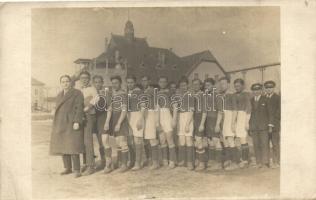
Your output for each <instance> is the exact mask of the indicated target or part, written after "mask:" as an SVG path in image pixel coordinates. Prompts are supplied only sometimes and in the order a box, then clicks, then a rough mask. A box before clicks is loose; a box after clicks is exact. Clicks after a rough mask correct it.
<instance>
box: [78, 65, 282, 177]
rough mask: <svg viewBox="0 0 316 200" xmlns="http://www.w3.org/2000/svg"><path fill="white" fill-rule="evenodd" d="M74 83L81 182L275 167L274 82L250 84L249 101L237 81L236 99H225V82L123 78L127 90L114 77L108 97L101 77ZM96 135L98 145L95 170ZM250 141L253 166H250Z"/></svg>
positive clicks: (277, 131)
mask: <svg viewBox="0 0 316 200" xmlns="http://www.w3.org/2000/svg"><path fill="white" fill-rule="evenodd" d="M79 81H80V83H81V87H80V90H81V92H82V94H83V97H84V113H85V118H84V146H85V151H84V152H85V153H84V154H83V164H84V165H83V167H82V168H81V172H82V173H83V175H90V174H92V173H94V172H95V171H96V170H103V171H104V173H111V172H112V171H113V170H118V171H119V172H125V171H127V170H141V169H142V168H143V167H149V168H150V169H152V170H155V169H158V168H160V167H169V168H170V169H173V168H176V167H186V168H187V169H188V170H196V171H203V170H206V169H208V170H235V169H239V168H248V167H254V168H278V167H279V164H280V96H279V95H278V94H276V93H275V92H274V88H275V82H273V81H267V82H265V83H264V84H263V85H262V84H261V83H255V84H253V85H252V86H251V91H252V93H249V92H246V91H245V82H244V80H242V79H236V80H234V81H233V85H234V89H235V92H233V93H231V92H229V91H230V89H229V86H230V80H229V78H227V77H222V78H220V79H219V80H218V81H217V82H215V80H214V79H212V78H207V79H206V80H204V81H201V80H199V79H194V80H192V81H189V80H188V79H187V78H186V77H182V78H181V79H180V81H179V82H178V83H169V81H168V78H167V77H165V76H161V77H159V80H158V82H157V83H156V84H155V83H151V80H150V78H149V76H143V77H142V78H141V80H136V78H135V77H134V76H128V77H127V78H126V85H127V89H126V90H124V89H123V88H122V79H121V77H120V76H113V77H111V84H112V85H111V87H110V88H111V89H108V88H105V87H104V85H103V83H104V82H103V78H102V76H99V75H96V76H93V77H91V76H90V74H89V73H88V72H86V71H84V72H81V74H80V76H79ZM93 135H95V136H96V137H97V139H98V147H99V156H98V157H100V159H101V161H100V162H99V163H98V165H96V162H95V159H96V153H95V152H94V146H93V145H96V144H93ZM111 137H113V138H115V141H116V148H115V151H117V152H118V153H117V155H118V156H117V157H118V160H114V157H113V155H114V154H113V153H112V148H113V145H111V144H110V140H111V139H110V138H111ZM249 138H251V139H252V143H253V150H254V157H255V159H251V158H250V157H251V156H250V151H249V145H248V141H249ZM270 141H271V144H272V152H270ZM143 154H144V155H143ZM271 160H272V161H271Z"/></svg>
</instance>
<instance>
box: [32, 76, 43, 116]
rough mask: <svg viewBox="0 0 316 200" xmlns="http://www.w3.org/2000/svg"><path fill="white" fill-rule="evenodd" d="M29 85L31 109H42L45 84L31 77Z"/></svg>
mask: <svg viewBox="0 0 316 200" xmlns="http://www.w3.org/2000/svg"><path fill="white" fill-rule="evenodd" d="M31 81H32V86H31V95H32V96H31V101H32V111H37V110H42V108H43V106H44V103H45V92H44V90H45V89H44V86H45V84H44V83H42V82H41V81H38V80H36V79H35V78H32V80H31Z"/></svg>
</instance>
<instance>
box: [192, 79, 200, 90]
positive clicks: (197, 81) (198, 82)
mask: <svg viewBox="0 0 316 200" xmlns="http://www.w3.org/2000/svg"><path fill="white" fill-rule="evenodd" d="M192 84H193V90H194V91H195V92H198V91H200V90H201V83H200V81H199V80H195V81H193V83H192Z"/></svg>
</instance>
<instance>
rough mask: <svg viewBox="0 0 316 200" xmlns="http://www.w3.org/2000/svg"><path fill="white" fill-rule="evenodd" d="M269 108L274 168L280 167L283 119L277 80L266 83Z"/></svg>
mask: <svg viewBox="0 0 316 200" xmlns="http://www.w3.org/2000/svg"><path fill="white" fill-rule="evenodd" d="M264 87H265V89H266V93H267V95H266V97H267V99H268V109H269V124H268V126H269V134H270V139H271V142H272V150H273V151H272V152H273V153H272V159H273V163H272V165H271V167H272V168H279V167H280V120H281V98H280V96H279V95H277V94H276V93H275V92H274V88H275V82H274V81H267V82H265V83H264Z"/></svg>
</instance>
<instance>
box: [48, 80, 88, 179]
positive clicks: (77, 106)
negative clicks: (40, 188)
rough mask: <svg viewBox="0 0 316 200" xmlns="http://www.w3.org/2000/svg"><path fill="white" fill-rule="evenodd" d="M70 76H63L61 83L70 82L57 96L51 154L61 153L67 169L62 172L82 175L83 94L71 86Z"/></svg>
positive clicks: (77, 175) (63, 173)
mask: <svg viewBox="0 0 316 200" xmlns="http://www.w3.org/2000/svg"><path fill="white" fill-rule="evenodd" d="M70 81H71V80H70V77H69V76H64V77H62V78H61V84H62V85H63V84H65V85H67V84H69V86H66V87H69V88H67V89H65V88H64V90H63V91H61V92H60V93H59V94H58V95H57V98H56V110H55V116H54V120H53V127H52V133H51V140H50V154H51V155H61V156H62V158H63V163H64V167H65V171H63V172H62V173H61V174H62V175H65V174H70V173H72V168H73V170H74V172H75V177H79V176H80V157H79V155H80V154H81V153H83V152H84V141H83V125H82V119H83V116H84V113H83V102H84V99H83V95H82V93H81V92H80V91H79V90H77V89H74V88H71V86H70V84H71V83H70Z"/></svg>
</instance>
